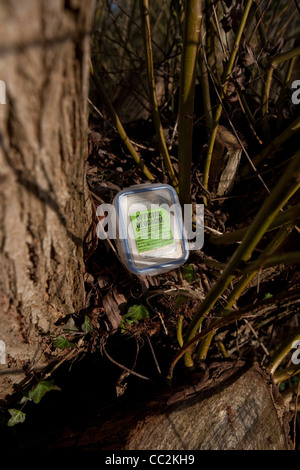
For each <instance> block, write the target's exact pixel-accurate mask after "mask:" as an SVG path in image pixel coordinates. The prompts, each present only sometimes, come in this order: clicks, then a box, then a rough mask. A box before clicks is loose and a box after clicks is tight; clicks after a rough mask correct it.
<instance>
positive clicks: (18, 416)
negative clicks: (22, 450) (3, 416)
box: [7, 408, 26, 426]
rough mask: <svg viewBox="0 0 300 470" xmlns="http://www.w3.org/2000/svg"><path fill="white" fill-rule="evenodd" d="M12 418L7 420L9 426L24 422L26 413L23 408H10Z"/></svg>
mask: <svg viewBox="0 0 300 470" xmlns="http://www.w3.org/2000/svg"><path fill="white" fill-rule="evenodd" d="M8 411H9V413H10V416H11V417H10V418H9V420H8V421H7V426H15V425H16V424H18V423H24V421H25V418H26V414H25V413H23V411H21V410H16V409H15V408H10V409H9V410H8Z"/></svg>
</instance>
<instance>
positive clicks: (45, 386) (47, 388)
mask: <svg viewBox="0 0 300 470" xmlns="http://www.w3.org/2000/svg"><path fill="white" fill-rule="evenodd" d="M52 390H61V389H60V388H59V387H58V386H57V385H55V384H54V380H42V382H40V383H38V384H37V385H36V386H35V387H34V388H33V389H32V390H30V392H29V394H28V398H29V400H32V401H33V402H34V403H39V402H40V401H41V399H42V398H43V396H44V395H45V394H46V393H48V392H51V391H52Z"/></svg>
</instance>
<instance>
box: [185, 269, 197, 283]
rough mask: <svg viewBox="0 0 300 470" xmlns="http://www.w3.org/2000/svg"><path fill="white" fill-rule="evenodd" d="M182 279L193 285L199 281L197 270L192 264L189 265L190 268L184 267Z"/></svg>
mask: <svg viewBox="0 0 300 470" xmlns="http://www.w3.org/2000/svg"><path fill="white" fill-rule="evenodd" d="M182 277H183V279H184V280H185V281H187V282H188V283H189V284H191V283H192V282H194V281H196V279H198V276H197V274H196V273H195V269H194V266H193V265H192V264H189V265H188V266H184V268H183V270H182Z"/></svg>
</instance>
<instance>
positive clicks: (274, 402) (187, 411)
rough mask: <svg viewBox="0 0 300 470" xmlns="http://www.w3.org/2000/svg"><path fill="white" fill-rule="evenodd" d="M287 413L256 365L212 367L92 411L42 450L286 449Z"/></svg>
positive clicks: (269, 380) (265, 373) (288, 443)
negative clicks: (182, 382)
mask: <svg viewBox="0 0 300 470" xmlns="http://www.w3.org/2000/svg"><path fill="white" fill-rule="evenodd" d="M290 418H291V416H289V412H288V411H287V410H286V409H285V406H284V403H283V400H282V398H281V395H280V393H279V392H278V389H277V387H276V386H275V385H274V383H273V380H272V377H271V376H270V374H269V373H268V371H266V370H262V369H261V368H260V367H259V366H258V365H257V364H254V365H252V366H251V365H247V364H246V363H244V362H242V361H235V362H223V363H213V364H211V366H209V367H208V368H207V369H206V370H205V371H204V372H203V373H202V375H199V374H198V375H197V376H196V377H194V383H193V385H189V386H182V387H180V388H178V389H174V390H172V391H170V392H165V393H163V394H160V395H158V396H157V397H155V398H152V400H148V401H146V402H145V401H141V402H140V403H138V402H137V400H135V401H134V403H131V404H130V403H124V402H122V403H120V405H119V407H118V408H117V409H116V408H113V409H111V408H108V409H107V410H105V409H104V410H99V411H98V412H95V414H94V417H93V418H92V419H91V418H90V419H89V420H88V422H86V423H81V425H80V426H78V427H75V426H73V427H72V428H66V429H64V431H63V432H60V433H57V434H56V435H55V436H54V435H52V436H49V437H48V438H47V449H54V448H69V449H71V448H76V449H83V450H97V449H102V450H288V449H291V441H290V439H289V425H288V422H289V419H290Z"/></svg>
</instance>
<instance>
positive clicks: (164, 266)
mask: <svg viewBox="0 0 300 470" xmlns="http://www.w3.org/2000/svg"><path fill="white" fill-rule="evenodd" d="M113 204H114V206H115V209H116V215H117V239H116V247H117V250H118V253H119V256H120V258H121V261H122V262H123V264H124V265H125V267H126V268H127V269H128V270H129V271H130V272H132V273H134V274H139V275H142V276H143V275H156V274H159V273H163V272H168V271H171V270H172V269H175V268H177V267H178V266H180V265H181V264H183V263H184V262H185V261H186V260H187V258H188V255H189V251H188V243H187V240H186V236H185V233H184V225H183V221H182V213H181V208H180V205H179V201H178V197H177V194H176V192H175V190H174V189H173V188H172V186H169V185H167V184H140V185H135V186H131V187H129V188H127V189H124V190H123V191H121V192H119V193H118V194H117V195H116V196H115V198H114V201H113Z"/></svg>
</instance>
